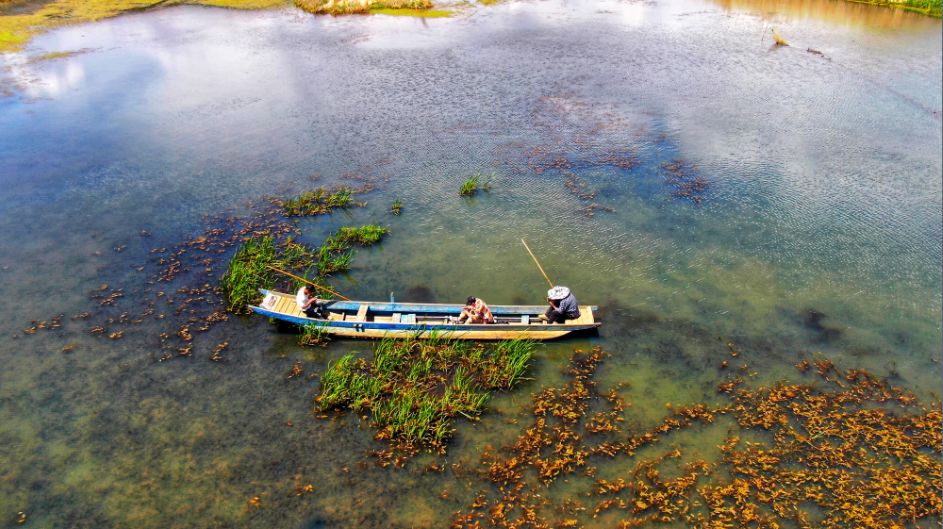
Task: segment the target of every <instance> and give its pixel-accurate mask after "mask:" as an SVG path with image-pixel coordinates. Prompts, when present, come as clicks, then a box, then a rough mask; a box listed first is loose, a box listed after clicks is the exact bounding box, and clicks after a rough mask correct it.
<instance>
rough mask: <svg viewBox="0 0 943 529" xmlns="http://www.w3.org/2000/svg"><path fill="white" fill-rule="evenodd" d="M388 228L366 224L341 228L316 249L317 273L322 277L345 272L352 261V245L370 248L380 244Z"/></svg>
mask: <svg viewBox="0 0 943 529" xmlns="http://www.w3.org/2000/svg"><path fill="white" fill-rule="evenodd" d="M389 232H390V230H389V229H388V228H384V227H382V226H377V225H376V224H367V225H365V226H359V227H353V226H343V227H341V228H340V229H339V230H337V231H336V232H334V233H333V234H331V235H330V236H328V238H327V240H325V241H324V244H322V245H321V247H320V248H319V249H318V273H319V274H320V275H322V276H325V275H330V274H334V273H337V272H346V271H347V270H349V269H350V263H351V262H352V261H353V259H354V252H353V251H351V250H350V247H351V246H353V245H355V244H356V245H359V246H371V245H373V244H376V243H378V242H380V240H381V239H382V238H383V236H384V235H386V234H387V233H389Z"/></svg>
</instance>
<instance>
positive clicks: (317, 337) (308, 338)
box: [298, 322, 331, 347]
mask: <svg viewBox="0 0 943 529" xmlns="http://www.w3.org/2000/svg"><path fill="white" fill-rule="evenodd" d="M330 341H331V340H330V338H329V335H328V332H327V329H325V328H324V324H323V323H321V322H317V323H309V324H307V325H304V326H302V327H301V334H300V335H298V345H315V346H320V347H325V346H327V344H328V343H329V342H330Z"/></svg>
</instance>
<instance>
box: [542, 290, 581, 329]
mask: <svg viewBox="0 0 943 529" xmlns="http://www.w3.org/2000/svg"><path fill="white" fill-rule="evenodd" d="M547 303H548V304H549V305H550V308H548V309H547V312H546V313H544V314H541V315H540V319H541V320H543V321H546V322H547V323H566V320H575V319H576V318H579V317H580V306H579V303H577V301H576V297H575V296H574V295H573V293H572V292H570V289H568V288H566V287H561V286H556V287H553V288H551V289H550V290H548V291H547Z"/></svg>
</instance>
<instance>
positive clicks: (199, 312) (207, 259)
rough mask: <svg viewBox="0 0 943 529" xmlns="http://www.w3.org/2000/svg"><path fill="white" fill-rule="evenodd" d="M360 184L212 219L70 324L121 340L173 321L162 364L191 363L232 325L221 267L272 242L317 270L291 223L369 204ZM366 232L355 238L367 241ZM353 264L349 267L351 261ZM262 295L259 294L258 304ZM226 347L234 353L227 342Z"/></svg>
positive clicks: (52, 325) (155, 255)
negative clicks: (81, 323)
mask: <svg viewBox="0 0 943 529" xmlns="http://www.w3.org/2000/svg"><path fill="white" fill-rule="evenodd" d="M356 180H357V181H358V183H359V185H360V187H358V188H356V189H355V188H351V187H349V186H343V187H340V188H337V189H335V190H331V191H328V190H326V189H324V188H319V189H316V190H315V191H313V192H311V193H308V194H302V195H300V197H304V196H308V198H309V199H310V200H304V199H301V198H299V197H296V200H295V201H294V204H295V205H296V206H297V207H295V208H294V209H291V210H289V209H286V207H285V205H286V203H289V202H290V201H291V199H288V200H285V199H280V198H277V197H265V198H263V199H260V200H257V201H254V202H252V203H250V204H247V206H246V209H248V211H249V213H247V214H241V215H218V216H207V217H206V220H205V227H204V229H203V230H202V232H201V233H199V234H198V235H196V236H192V237H189V238H187V239H186V240H184V241H182V242H180V243H177V244H174V245H172V246H159V247H155V248H151V249H150V250H149V252H148V254H149V255H150V256H151V262H149V263H147V264H145V265H135V266H133V269H134V270H136V271H137V272H139V273H143V274H145V275H144V276H142V277H141V281H140V282H139V285H137V286H134V287H128V289H127V293H126V292H125V288H118V287H113V286H111V285H109V284H107V283H103V284H101V285H99V286H98V287H97V288H96V289H94V290H93V291H92V292H90V293H89V299H90V301H92V302H93V303H94V304H95V305H96V306H97V307H96V311H95V313H94V314H93V313H92V312H90V311H83V312H81V313H79V314H77V315H75V316H73V317H72V318H71V320H73V321H75V320H84V319H91V320H92V323H93V325H91V327H89V328H88V329H87V330H88V332H89V333H91V334H93V335H101V336H103V337H108V338H111V339H118V338H122V337H124V336H125V333H126V330H127V328H126V327H128V326H130V325H136V324H140V323H142V322H144V321H145V320H146V319H147V318H154V319H156V320H165V319H166V321H167V323H166V326H167V327H166V328H165V331H164V332H160V333H159V344H160V351H159V352H158V354H157V357H156V358H155V359H156V360H158V361H165V360H169V359H171V358H173V357H174V356H190V355H191V354H192V353H193V350H194V342H197V341H198V339H197V336H196V335H197V333H204V332H207V331H209V330H210V329H211V328H212V327H213V326H214V325H216V324H218V323H220V322H223V321H226V320H227V319H228V318H229V315H228V314H227V306H226V303H225V300H224V299H223V297H222V295H223V291H222V290H221V289H219V288H218V287H217V286H215V285H216V283H217V280H218V279H219V275H220V272H219V271H218V270H222V269H224V267H223V266H220V265H221V264H222V265H225V263H226V260H227V259H228V256H229V255H231V254H232V252H233V251H234V250H235V249H236V248H237V247H239V246H240V245H242V244H243V243H244V242H245V241H246V240H250V239H254V238H260V237H270V238H271V239H272V240H274V241H276V245H277V247H278V250H279V251H280V252H282V253H283V254H284V255H291V256H296V257H297V256H301V257H306V259H300V260H296V261H297V262H295V261H292V263H293V264H292V266H295V265H297V266H298V267H300V268H303V267H306V266H311V265H312V264H315V263H316V262H317V260H318V258H319V256H318V255H317V254H316V253H313V252H315V250H313V249H310V251H307V250H309V249H307V247H304V246H303V245H301V244H299V243H297V242H295V240H294V239H295V238H296V237H298V236H299V235H300V230H299V229H298V227H297V226H296V225H295V224H294V222H293V220H292V218H291V217H294V216H298V215H302V214H310V215H321V214H326V213H330V211H331V210H332V209H334V208H336V207H349V206H360V205H362V203H360V202H354V201H353V200H352V196H353V195H354V194H357V193H361V192H366V191H369V190H370V189H373V183H372V181H371V180H370V179H369V178H368V177H358V178H357V179H356ZM311 197H319V198H311ZM361 231H363V229H361ZM361 231H357V232H356V234H361ZM135 233H137V234H138V235H140V236H141V237H140V240H146V239H147V236H146V235H144V234H147V235H149V232H148V231H147V230H136V232H135ZM384 233H385V232H384ZM354 243H356V244H362V245H366V244H368V242H362V241H360V240H357V241H352V242H350V244H354ZM119 246H124V245H119ZM332 255H333V254H332ZM311 261H315V263H312V262H311ZM338 262H339V261H338V259H336V258H335V259H333V260H331V261H330V263H329V264H331V265H337V264H338ZM346 262H347V263H349V257H347V261H346ZM340 264H344V263H343V262H341V263H340ZM295 271H298V270H297V269H296V270H295ZM272 274H273V276H272V283H271V286H274V287H276V288H282V289H292V288H295V283H294V281H293V280H289V279H286V278H283V277H281V276H278V277H275V275H274V273H272ZM174 292H176V294H174ZM256 292H257V291H253V293H252V296H253V297H254V296H256V295H257V293H256ZM62 317H63V316H62V315H57V316H55V317H53V318H51V319H50V320H49V321H45V320H44V321H33V322H32V324H31V326H30V327H27V328H25V329H23V332H24V333H25V334H28V335H29V334H35V333H36V332H37V331H38V330H44V329H45V330H54V329H58V328H60V326H61V320H62ZM224 343H225V344H226V346H228V342H224ZM223 349H225V346H223V345H222V344H220V346H218V347H217V348H216V349H215V350H212V352H211V356H210V360H212V361H216V362H218V361H220V360H222V355H221V352H222V350H223Z"/></svg>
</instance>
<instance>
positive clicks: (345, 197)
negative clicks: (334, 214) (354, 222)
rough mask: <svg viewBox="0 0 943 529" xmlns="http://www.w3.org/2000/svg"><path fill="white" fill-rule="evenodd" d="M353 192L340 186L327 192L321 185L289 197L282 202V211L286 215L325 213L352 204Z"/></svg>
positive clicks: (298, 215)
mask: <svg viewBox="0 0 943 529" xmlns="http://www.w3.org/2000/svg"><path fill="white" fill-rule="evenodd" d="M353 194H354V192H353V191H352V190H351V189H350V188H346V187H342V188H340V189H337V190H335V191H333V192H329V191H328V190H327V189H325V188H323V187H319V188H317V189H314V190H312V191H305V192H304V193H302V194H300V195H298V196H296V197H292V198H289V199H287V200H285V201H284V202H283V203H282V211H283V213H284V214H285V216H288V217H304V216H309V215H325V214H328V213H330V212H331V211H332V210H334V209H335V208H348V207H350V206H351V205H352V204H353Z"/></svg>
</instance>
